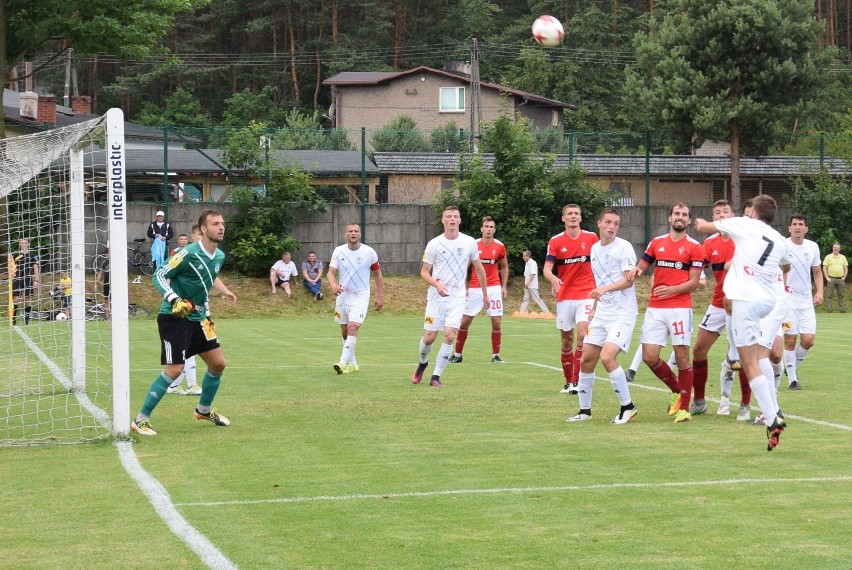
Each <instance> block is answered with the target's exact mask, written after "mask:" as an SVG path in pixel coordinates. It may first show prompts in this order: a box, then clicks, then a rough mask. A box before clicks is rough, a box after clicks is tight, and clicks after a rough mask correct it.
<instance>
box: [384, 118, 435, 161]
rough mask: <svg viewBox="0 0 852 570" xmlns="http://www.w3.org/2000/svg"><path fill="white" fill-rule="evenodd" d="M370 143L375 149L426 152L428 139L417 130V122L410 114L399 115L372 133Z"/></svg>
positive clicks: (429, 148)
mask: <svg viewBox="0 0 852 570" xmlns="http://www.w3.org/2000/svg"><path fill="white" fill-rule="evenodd" d="M370 144H371V145H372V146H373V149H375V150H377V151H396V152H428V151H430V150H432V148H431V145H430V144H429V141H427V140H426V139H424V138H423V134H422V133H421V132H420V131H419V130H417V122H416V121H415V120H414V119H413V118H411V116H410V115H400V116H398V117H396V118H395V119H393V120H392V121H391V122H390V123H388V124H387V125H385V126H384V127H382V128H381V129H378V130H377V131H375V132H374V133H373V136H372V137H371V139H370Z"/></svg>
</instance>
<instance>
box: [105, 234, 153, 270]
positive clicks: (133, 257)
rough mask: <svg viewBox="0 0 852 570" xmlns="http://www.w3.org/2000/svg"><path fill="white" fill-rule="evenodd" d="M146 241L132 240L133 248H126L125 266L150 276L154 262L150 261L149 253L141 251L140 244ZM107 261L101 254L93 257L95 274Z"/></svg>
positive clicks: (140, 239) (141, 239)
mask: <svg viewBox="0 0 852 570" xmlns="http://www.w3.org/2000/svg"><path fill="white" fill-rule="evenodd" d="M146 241H148V239H147V238H136V239H134V240H133V242H134V246H133V247H128V248H127V265H128V267H132V268H135V269H136V270H137V271H138V272H139V273H141V274H142V275H151V274H152V273H153V272H154V262H153V261H152V260H151V252H150V251H145V250H143V249H142V244H143V243H145V242H146ZM106 259H107V256H106V255H105V254H103V253H101V254H98V255H96V256H95V259H94V260H93V261H92V269H93V270H94V272H95V273H97V272H98V271H100V270H101V265H103V262H104V261H105V260H106Z"/></svg>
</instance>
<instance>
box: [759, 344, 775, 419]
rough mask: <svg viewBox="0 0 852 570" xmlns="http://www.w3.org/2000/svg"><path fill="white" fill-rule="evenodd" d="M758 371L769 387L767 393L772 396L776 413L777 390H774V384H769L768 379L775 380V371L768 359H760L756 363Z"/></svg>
mask: <svg viewBox="0 0 852 570" xmlns="http://www.w3.org/2000/svg"><path fill="white" fill-rule="evenodd" d="M757 363H758V364H759V365H760V371H761V372H762V373H763V375H764V376H765V377H766V383H767V384H768V385H769V393H770V394H771V396H772V405H773V406H775V411H778V390H776V389H775V382H774V381H773V382H770V381H769V379H770V378H772V379H773V380H774V379H775V371H774V370H773V369H772V363H771V362H769V358H768V357H767V358H761V359H760V360H759V361H758V362H757Z"/></svg>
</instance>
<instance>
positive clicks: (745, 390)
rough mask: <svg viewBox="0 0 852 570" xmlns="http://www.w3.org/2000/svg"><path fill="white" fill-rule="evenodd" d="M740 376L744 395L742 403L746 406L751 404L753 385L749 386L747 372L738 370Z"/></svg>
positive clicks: (741, 389) (741, 390)
mask: <svg viewBox="0 0 852 570" xmlns="http://www.w3.org/2000/svg"><path fill="white" fill-rule="evenodd" d="M738 376H739V379H740V392H741V395H742V398H741V399H740V402H742V403H743V404H746V405H748V404H751V384H749V381H748V376H746V373H745V370H744V369H742V368H740V369H739V370H738Z"/></svg>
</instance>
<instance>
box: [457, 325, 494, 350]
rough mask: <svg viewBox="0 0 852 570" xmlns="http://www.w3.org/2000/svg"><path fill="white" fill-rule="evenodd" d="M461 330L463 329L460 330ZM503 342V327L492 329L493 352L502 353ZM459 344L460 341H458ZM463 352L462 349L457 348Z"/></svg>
mask: <svg viewBox="0 0 852 570" xmlns="http://www.w3.org/2000/svg"><path fill="white" fill-rule="evenodd" d="M459 332H461V331H459ZM502 343H503V331H502V330H501V329H497V330H492V331H491V354H500V345H501V344H502ZM456 346H458V343H456ZM456 352H459V353H460V352H461V350H456Z"/></svg>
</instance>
